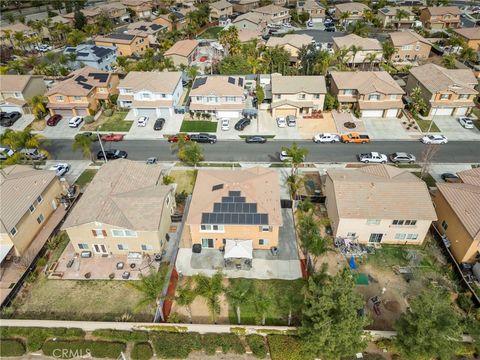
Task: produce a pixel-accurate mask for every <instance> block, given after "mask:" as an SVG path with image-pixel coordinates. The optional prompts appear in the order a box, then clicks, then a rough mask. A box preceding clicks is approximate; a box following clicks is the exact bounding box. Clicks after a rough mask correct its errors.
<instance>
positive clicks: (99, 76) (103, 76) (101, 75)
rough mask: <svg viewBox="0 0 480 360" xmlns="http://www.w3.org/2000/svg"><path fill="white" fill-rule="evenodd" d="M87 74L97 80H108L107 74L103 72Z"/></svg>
mask: <svg viewBox="0 0 480 360" xmlns="http://www.w3.org/2000/svg"><path fill="white" fill-rule="evenodd" d="M88 76H92V77H93V78H94V79H95V80H98V81H99V82H106V81H107V80H108V74H104V73H90V74H88Z"/></svg>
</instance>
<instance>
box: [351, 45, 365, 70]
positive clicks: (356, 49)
mask: <svg viewBox="0 0 480 360" xmlns="http://www.w3.org/2000/svg"><path fill="white" fill-rule="evenodd" d="M362 50H363V48H362V47H361V46H356V45H352V46H350V48H349V51H350V52H351V53H352V56H351V59H352V67H353V68H354V69H355V57H356V56H357V53H358V52H359V51H362Z"/></svg>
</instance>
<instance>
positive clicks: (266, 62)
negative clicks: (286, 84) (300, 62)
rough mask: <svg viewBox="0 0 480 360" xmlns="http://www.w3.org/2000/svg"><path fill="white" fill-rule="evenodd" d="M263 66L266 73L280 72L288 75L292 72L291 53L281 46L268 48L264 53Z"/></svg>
mask: <svg viewBox="0 0 480 360" xmlns="http://www.w3.org/2000/svg"><path fill="white" fill-rule="evenodd" d="M261 64H262V66H261V68H262V71H263V72H265V73H274V72H278V73H281V74H282V75H287V74H289V73H290V72H291V70H292V69H291V68H290V53H289V52H288V51H287V50H285V49H284V48H283V47H280V46H275V47H273V48H272V47H268V48H266V49H265V50H264V51H263V53H262V57H261Z"/></svg>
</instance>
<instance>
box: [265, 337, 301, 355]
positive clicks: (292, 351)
mask: <svg viewBox="0 0 480 360" xmlns="http://www.w3.org/2000/svg"><path fill="white" fill-rule="evenodd" d="M267 341H268V347H269V349H270V357H271V358H272V360H309V359H308V358H306V357H305V355H304V354H302V344H301V342H300V339H299V338H298V337H296V336H289V335H268V336H267Z"/></svg>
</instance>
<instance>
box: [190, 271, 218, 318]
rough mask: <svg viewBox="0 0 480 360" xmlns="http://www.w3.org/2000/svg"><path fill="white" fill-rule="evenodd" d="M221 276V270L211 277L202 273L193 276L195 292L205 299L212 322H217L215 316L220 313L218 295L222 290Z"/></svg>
mask: <svg viewBox="0 0 480 360" xmlns="http://www.w3.org/2000/svg"><path fill="white" fill-rule="evenodd" d="M223 278H224V275H223V273H222V272H221V271H218V272H216V273H215V274H214V275H213V276H212V277H207V276H205V275H203V274H198V275H195V276H194V277H193V280H194V282H195V292H196V293H197V294H198V295H199V296H201V297H203V298H204V299H205V301H206V303H207V307H208V310H209V311H210V316H211V317H212V322H213V323H216V322H217V316H218V315H219V314H220V295H221V294H223V292H224V288H223Z"/></svg>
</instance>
